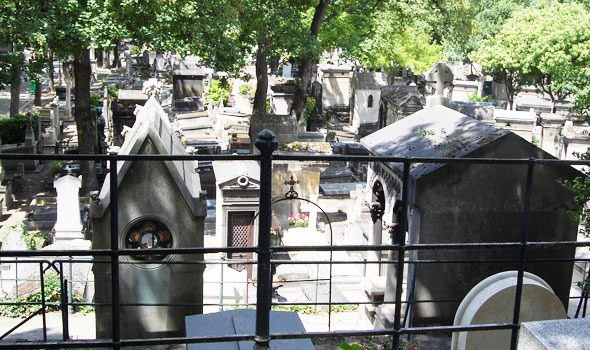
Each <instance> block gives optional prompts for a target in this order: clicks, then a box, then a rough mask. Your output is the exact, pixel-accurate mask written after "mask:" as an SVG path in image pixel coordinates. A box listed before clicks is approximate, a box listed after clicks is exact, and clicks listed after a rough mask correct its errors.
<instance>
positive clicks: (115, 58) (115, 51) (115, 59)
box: [113, 40, 121, 68]
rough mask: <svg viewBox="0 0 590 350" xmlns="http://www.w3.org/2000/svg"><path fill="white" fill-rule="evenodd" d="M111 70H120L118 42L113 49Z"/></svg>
mask: <svg viewBox="0 0 590 350" xmlns="http://www.w3.org/2000/svg"><path fill="white" fill-rule="evenodd" d="M113 68H121V59H120V58H119V40H117V42H116V43H115V47H114V48H113Z"/></svg>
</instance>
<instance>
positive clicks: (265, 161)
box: [0, 130, 590, 350]
mask: <svg viewBox="0 0 590 350" xmlns="http://www.w3.org/2000/svg"><path fill="white" fill-rule="evenodd" d="M256 147H257V148H258V149H259V151H260V154H259V155H62V154H60V155H25V154H0V159H11V160H13V159H27V160H30V159H38V160H41V161H52V160H76V161H103V162H107V163H108V164H109V168H110V169H117V163H118V162H121V161H148V162H152V161H195V160H208V161H215V160H233V161H244V160H254V161H258V162H259V163H260V207H259V226H258V228H259V230H258V245H257V246H255V247H213V248H203V247H188V248H166V249H151V250H149V251H145V250H144V251H142V252H141V254H142V255H146V254H154V255H158V254H165V255H167V254H175V255H187V254H188V255H194V254H198V255H202V254H209V253H256V254H257V259H256V260H255V261H251V260H247V261H241V262H240V263H244V264H256V265H257V266H258V269H257V284H256V290H257V293H256V304H255V307H256V328H255V332H254V334H238V335H225V336H206V337H172V338H153V339H122V338H121V323H120V315H119V311H120V310H121V308H122V307H123V306H130V305H135V306H139V305H153V304H146V303H133V304H123V303H121V299H120V283H119V282H120V281H119V279H120V278H119V272H120V266H121V265H122V264H125V263H126V262H123V261H120V258H121V257H124V256H133V255H137V254H138V252H137V251H136V250H134V249H123V248H121V247H120V246H119V242H120V239H119V216H118V213H119V208H118V188H117V186H111V188H110V233H111V237H110V242H111V244H110V249H92V250H69V251H60V250H55V251H53V250H43V251H6V250H5V251H1V252H0V257H1V258H2V259H3V262H7V261H8V262H9V261H10V260H6V259H10V258H19V259H20V260H18V262H19V264H22V263H24V262H23V260H22V258H27V259H30V261H29V263H34V264H39V266H40V270H41V274H40V277H41V279H43V272H45V270H46V269H49V268H52V267H53V268H55V269H56V271H57V272H58V273H59V275H60V283H61V287H62V297H61V299H60V302H59V304H60V305H61V306H62V318H63V330H64V332H63V339H62V340H61V341H51V340H47V336H46V326H45V323H44V337H43V341H41V342H27V343H22V342H19V343H11V342H6V341H3V342H0V348H18V349H61V348H80V347H84V348H104V347H107V348H112V349H120V348H124V347H127V346H155V345H173V344H194V343H213V342H234V341H244V340H249V341H255V342H256V344H257V346H259V347H260V348H265V347H268V345H269V342H270V341H271V340H277V339H303V338H322V337H336V336H338V337H342V336H354V337H364V336H389V337H391V339H392V349H397V346H398V343H399V342H400V337H401V336H411V335H417V334H436V333H447V334H449V333H452V332H459V331H488V330H511V332H512V335H511V347H510V348H511V349H513V350H514V349H516V346H517V334H518V330H519V327H520V305H521V301H522V300H521V298H522V290H523V274H524V271H525V266H526V264H527V263H530V262H541V261H543V262H562V261H567V262H573V261H588V259H585V260H584V259H578V260H576V259H549V258H548V259H530V258H527V253H528V252H530V251H531V250H534V249H539V248H547V247H569V248H571V249H574V248H577V247H588V246H590V243H588V242H577V241H560V242H538V241H535V242H531V241H529V239H528V234H529V224H530V215H531V197H532V183H533V174H534V172H535V169H536V167H537V166H540V165H546V166H562V167H563V166H568V167H569V166H571V165H585V166H588V165H590V161H562V160H555V159H533V158H530V159H498V158H494V159H489V158H486V159H483V158H458V159H457V158H398V157H376V156H340V155H294V154H276V153H274V151H275V150H276V148H277V143H276V141H275V139H274V135H273V134H272V133H271V132H269V131H268V130H266V131H263V132H261V133H260V134H259V135H258V139H257V141H256ZM275 161H297V162H299V161H321V162H344V161H359V162H386V163H401V164H403V171H402V175H401V178H402V179H401V180H402V191H401V193H402V198H401V211H400V212H401V213H403V214H402V215H401V216H400V218H399V219H400V220H399V222H398V225H399V226H398V228H397V230H396V232H397V233H396V234H397V237H395V239H394V242H396V243H392V244H379V245H365V244H355V245H330V246H324V245H322V246H272V245H271V236H270V229H271V223H272V222H271V221H272V211H271V202H272V193H271V189H272V165H273V162H275ZM416 163H446V164H510V165H516V166H523V167H526V169H527V170H526V174H527V175H526V182H525V184H526V186H525V189H524V197H523V198H524V207H523V210H522V229H521V237H520V239H519V240H518V241H516V242H491V243H436V244H424V243H406V242H407V238H408V237H407V235H408V223H409V222H408V214H407V213H408V212H409V210H408V209H409V202H410V198H409V197H408V195H409V186H410V182H411V178H410V169H411V166H412V165H413V164H416ZM109 179H110V183H111V184H116V183H118V181H117V172H116V171H110V172H109ZM482 200H485V199H482ZM501 249H516V250H518V252H519V253H518V259H503V260H498V261H495V262H502V263H507V262H511V263H515V264H516V265H517V271H518V275H517V284H516V293H515V300H514V309H513V317H512V321H511V322H506V323H494V324H480V325H460V326H438V325H435V326H424V327H412V326H407V325H406V322H404V318H405V317H404V315H402V310H403V308H404V306H405V305H406V304H407V303H408V302H407V301H405V300H404V299H403V297H402V294H403V286H402V283H396V287H395V298H394V300H393V301H384V302H382V303H380V304H391V305H393V306H394V322H393V326H392V327H391V328H387V329H378V330H344V331H342V330H340V331H322V332H307V333H271V332H270V311H271V308H272V306H273V305H301V304H306V305H328V306H331V305H332V304H357V305H358V304H374V302H341V301H337V302H335V303H322V302H317V300H316V302H315V303H312V302H310V303H273V302H272V287H273V285H272V284H273V281H272V273H271V270H272V265H273V264H304V263H311V264H330V262H325V261H324V262H322V261H317V260H310V261H297V262H294V261H287V260H280V259H273V258H272V254H273V253H279V252H287V253H288V252H293V251H298V252H305V251H312V252H315V251H317V252H330V253H333V252H346V251H362V252H367V251H380V252H381V251H388V252H389V260H388V261H367V260H366V259H365V260H364V261H361V262H359V261H332V262H331V264H335V265H336V264H351V263H361V264H390V265H393V266H395V267H396V269H395V273H396V280H397V281H402V280H403V279H404V273H405V268H406V267H407V266H410V265H411V264H430V263H441V262H444V263H481V264H489V263H494V261H488V260H479V259H471V260H465V259H463V260H461V259H445V260H440V259H434V260H427V259H423V260H410V259H407V258H406V253H408V252H414V251H433V250H440V251H456V250H472V251H473V250H501ZM47 256H56V257H61V259H57V260H51V261H50V260H46V259H44V258H43V257H47ZM80 257H90V258H94V259H92V260H89V259H82V260H79V259H78V258H80ZM97 257H106V258H108V260H107V261H104V260H96V258H97ZM66 262H67V263H72V262H74V263H89V262H91V263H106V264H109V265H110V271H111V274H112V284H111V302H110V303H108V304H100V305H98V306H108V307H110V308H111V315H112V322H111V330H112V338H111V339H96V340H70V339H69V334H68V329H69V325H68V313H67V308H68V307H69V306H72V305H78V304H84V305H86V304H88V305H97V304H93V303H74V302H71V301H68V300H67V298H65V297H64V295H67V288H68V283H67V278H65V276H64V275H63V264H64V263H66ZM175 263H178V262H175ZM183 263H190V264H210V263H219V264H230V263H235V261H217V262H207V261H204V260H203V261H195V262H183ZM58 265H59V267H58ZM330 277H331V276H330ZM41 285H42V288H43V283H42V284H41ZM42 292H43V291H42ZM330 292H331V291H330ZM422 302H429V301H422ZM438 302H440V301H438ZM0 304H6V303H0ZM166 305H170V306H175V305H177V304H166ZM199 305H200V306H204V305H218V304H204V303H202V304H199ZM224 305H225V306H228V305H231V304H224ZM236 305H237V304H236ZM46 308H47V303H46V302H45V298H43V300H42V302H41V305H40V309H39V311H37V312H36V313H35V314H42V315H43V319H45V311H46ZM33 316H34V315H33ZM31 317H32V316H31ZM24 322H26V320H25V321H23V322H21V324H22V323H24ZM14 329H16V327H15V328H14ZM14 329H12V330H14ZM12 330H11V331H12Z"/></svg>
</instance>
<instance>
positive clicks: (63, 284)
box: [59, 261, 70, 341]
mask: <svg viewBox="0 0 590 350" xmlns="http://www.w3.org/2000/svg"><path fill="white" fill-rule="evenodd" d="M59 288H60V291H61V294H60V300H59V301H60V305H61V306H60V307H61V327H62V336H63V340H64V341H65V340H69V339H70V329H69V319H68V317H69V315H68V312H69V310H68V307H69V304H68V295H69V289H68V281H67V279H65V278H64V264H63V262H61V261H60V262H59Z"/></svg>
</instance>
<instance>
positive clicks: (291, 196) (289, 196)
mask: <svg viewBox="0 0 590 350" xmlns="http://www.w3.org/2000/svg"><path fill="white" fill-rule="evenodd" d="M297 184H299V180H295V179H294V178H293V176H290V179H289V181H285V182H284V185H286V186H289V190H288V191H287V192H285V194H284V196H283V197H281V198H278V199H275V200H273V201H272V204H273V205H274V204H277V203H280V202H284V201H302V202H306V203H309V204H311V205H313V206H314V207H315V208H317V209H318V210H319V211H320V212H321V213H322V215H323V217H324V219H325V223H326V224H327V227H328V230H329V246H330V247H331V246H332V244H333V238H334V235H333V232H332V222H331V220H330V217H329V216H328V213H326V211H325V210H324V209H323V208H322V207H321V206H319V205H318V204H317V203H315V202H313V201H311V200H309V199H307V198H302V197H299V193H298V192H297V191H295V188H294V186H295V185H297ZM258 215H259V212H256V214H255V215H254V216H253V217H252V220H251V221H250V223H249V225H248V232H249V233H248V237H253V230H254V222H255V221H256V218H257V217H258ZM312 229H315V227H313V228H312ZM271 230H275V234H274V236H275V237H278V238H277V239H275V244H274V246H276V245H283V242H282V234H281V233H280V231H281V230H280V225H279V224H278V220H277V217H276V215H275V214H274V212H273V213H272V228H271ZM252 243H253V242H250V241H248V244H249V245H251V244H252ZM243 255H245V256H246V260H247V263H246V264H245V265H246V269H247V272H248V281H252V277H253V271H252V270H253V269H252V266H253V264H252V263H251V262H252V260H253V254H252V253H244V254H243ZM233 256H234V257H235V256H236V254H234V255H233ZM329 256H330V257H329V262H330V263H329V264H328V277H327V278H321V277H320V274H319V268H318V272H317V273H316V278H315V279H311V278H310V279H307V281H308V282H315V283H316V293H315V298H316V300H315V302H316V303H317V302H318V301H317V298H318V288H319V285H320V283H324V282H327V283H328V286H327V287H328V290H327V295H328V300H327V306H328V329H331V321H332V265H333V264H332V260H333V251H332V250H330V252H329ZM272 258H273V259H276V258H277V253H272ZM248 260H249V261H248ZM278 260H280V259H278ZM278 265H280V264H278V263H276V262H271V271H272V276H273V277H272V280H273V287H272V290H273V298H274V297H276V296H279V294H278V293H277V289H278V288H280V287H281V286H282V285H280V284H278V283H276V282H280V283H289V282H300V281H297V280H295V281H289V280H287V279H281V280H280V281H276V282H275V274H276V270H277V266H278ZM246 288H248V286H246ZM248 294H249V293H248V292H247V291H246V295H248ZM279 302H281V300H280V299H279Z"/></svg>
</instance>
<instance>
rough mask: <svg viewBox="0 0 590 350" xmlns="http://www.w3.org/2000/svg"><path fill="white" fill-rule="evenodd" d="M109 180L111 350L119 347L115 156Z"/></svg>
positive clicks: (117, 214)
mask: <svg viewBox="0 0 590 350" xmlns="http://www.w3.org/2000/svg"><path fill="white" fill-rule="evenodd" d="M109 168H110V169H109V181H110V185H111V186H110V187H111V188H110V189H111V317H112V340H113V350H118V349H120V348H121V344H120V340H121V336H120V328H119V310H120V308H121V306H120V301H119V205H118V200H119V199H118V192H117V191H118V186H117V185H118V183H117V158H116V157H115V156H114V155H112V156H111V158H110V159H109Z"/></svg>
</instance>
